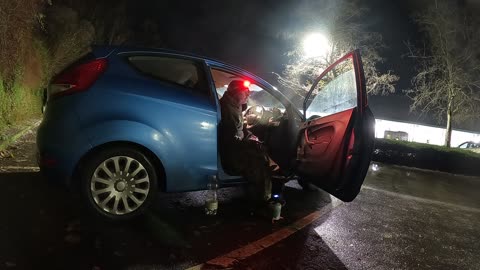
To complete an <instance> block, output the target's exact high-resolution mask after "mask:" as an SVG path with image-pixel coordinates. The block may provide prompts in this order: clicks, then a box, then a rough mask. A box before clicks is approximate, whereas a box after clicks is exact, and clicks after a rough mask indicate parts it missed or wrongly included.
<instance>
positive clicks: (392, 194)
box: [362, 185, 480, 213]
mask: <svg viewBox="0 0 480 270" xmlns="http://www.w3.org/2000/svg"><path fill="white" fill-rule="evenodd" d="M362 189H369V190H373V191H376V192H381V193H385V194H388V195H390V196H394V197H398V198H402V199H405V200H414V201H417V202H423V203H428V204H435V205H440V206H445V207H451V208H457V209H460V210H463V211H468V212H474V213H480V209H478V208H475V207H468V206H462V205H458V204H454V203H447V202H442V201H437V200H432V199H424V198H420V197H415V196H412V195H407V194H400V193H396V192H392V191H388V190H383V189H378V188H374V187H371V186H366V185H364V186H362Z"/></svg>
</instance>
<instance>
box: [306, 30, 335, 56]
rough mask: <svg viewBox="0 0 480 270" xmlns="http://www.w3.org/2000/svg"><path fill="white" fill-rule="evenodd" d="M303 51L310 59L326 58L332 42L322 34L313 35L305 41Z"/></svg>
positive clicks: (308, 36)
mask: <svg viewBox="0 0 480 270" xmlns="http://www.w3.org/2000/svg"><path fill="white" fill-rule="evenodd" d="M303 51H304V53H305V56H306V57H308V58H310V57H324V56H327V54H328V53H329V51H330V42H329V41H328V39H327V37H325V36H324V35H322V34H320V33H311V34H309V35H307V36H306V37H305V39H304V40H303Z"/></svg>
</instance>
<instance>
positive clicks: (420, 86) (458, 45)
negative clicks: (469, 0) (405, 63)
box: [406, 1, 480, 147]
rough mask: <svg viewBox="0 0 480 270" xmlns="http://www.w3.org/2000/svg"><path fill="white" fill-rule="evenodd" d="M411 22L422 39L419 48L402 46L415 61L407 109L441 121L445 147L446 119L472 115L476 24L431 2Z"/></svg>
mask: <svg viewBox="0 0 480 270" xmlns="http://www.w3.org/2000/svg"><path fill="white" fill-rule="evenodd" d="M415 20H416V22H417V24H418V25H419V26H420V28H421V30H422V31H423V33H424V34H425V36H426V37H427V43H426V44H425V45H424V48H421V49H416V48H414V47H413V46H412V45H410V44H407V46H408V47H409V49H410V54H409V56H410V57H413V58H416V59H417V60H418V63H419V64H418V67H417V71H418V73H417V75H416V76H415V77H414V78H413V79H412V88H411V89H408V90H406V93H407V95H408V96H409V97H410V98H411V99H412V100H413V104H412V105H411V110H419V111H421V112H422V113H431V114H433V115H435V116H436V117H437V119H438V120H440V121H444V122H446V135H445V146H447V147H450V142H451V136H452V123H455V122H457V123H459V122H462V121H465V120H468V119H472V118H473V117H476V116H478V106H479V105H480V103H479V101H480V99H479V93H480V73H479V71H480V58H479V51H478V48H480V31H479V29H480V28H479V27H480V24H478V22H476V21H475V20H474V19H473V17H472V16H471V15H469V14H468V13H467V10H466V9H465V8H461V7H459V6H457V5H455V3H453V2H451V1H435V3H434V4H433V5H431V6H430V7H429V8H428V9H426V11H425V12H422V13H420V14H417V15H416V16H415Z"/></svg>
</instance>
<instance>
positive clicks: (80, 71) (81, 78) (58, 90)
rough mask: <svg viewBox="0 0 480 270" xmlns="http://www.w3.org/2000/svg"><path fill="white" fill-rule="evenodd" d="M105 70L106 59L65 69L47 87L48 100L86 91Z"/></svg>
mask: <svg viewBox="0 0 480 270" xmlns="http://www.w3.org/2000/svg"><path fill="white" fill-rule="evenodd" d="M106 68H107V59H104V58H102V59H96V60H93V61H90V62H87V63H83V64H80V65H77V66H75V67H72V68H70V69H67V70H66V71H64V72H62V73H60V74H59V75H58V76H57V77H55V78H54V79H53V81H52V83H51V84H50V87H49V91H48V94H49V98H51V97H59V96H65V95H70V94H73V93H76V92H80V91H85V90H87V89H88V88H89V87H90V86H91V85H92V84H93V83H94V82H95V81H96V80H97V79H98V77H99V76H100V74H102V73H103V72H104V71H105V69H106Z"/></svg>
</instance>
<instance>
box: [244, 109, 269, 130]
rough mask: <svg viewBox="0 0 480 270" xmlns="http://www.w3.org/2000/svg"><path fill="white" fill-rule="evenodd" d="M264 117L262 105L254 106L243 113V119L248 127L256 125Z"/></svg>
mask: <svg viewBox="0 0 480 270" xmlns="http://www.w3.org/2000/svg"><path fill="white" fill-rule="evenodd" d="M264 115H265V108H264V107H263V106H262V105H254V106H252V107H250V108H248V109H247V110H246V111H245V119H246V122H247V125H248V126H254V125H257V124H258V123H259V122H260V120H261V119H262V118H263V116H264Z"/></svg>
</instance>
